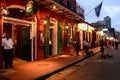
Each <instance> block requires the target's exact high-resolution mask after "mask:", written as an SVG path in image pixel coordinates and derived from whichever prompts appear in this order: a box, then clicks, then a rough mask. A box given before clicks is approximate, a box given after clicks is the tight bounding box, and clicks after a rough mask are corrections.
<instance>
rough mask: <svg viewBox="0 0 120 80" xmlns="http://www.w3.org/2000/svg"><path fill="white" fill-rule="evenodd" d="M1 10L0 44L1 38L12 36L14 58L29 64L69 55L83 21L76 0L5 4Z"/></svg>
mask: <svg viewBox="0 0 120 80" xmlns="http://www.w3.org/2000/svg"><path fill="white" fill-rule="evenodd" d="M0 7H1V10H0V13H1V16H0V38H1V39H0V44H1V40H2V36H1V35H3V34H6V33H11V37H12V40H13V41H14V43H15V51H14V53H15V54H14V56H15V57H17V58H20V59H23V60H27V61H34V60H41V59H44V58H47V57H50V56H54V55H60V54H68V53H69V51H70V46H69V41H70V39H71V38H73V39H74V40H75V39H76V35H77V31H78V28H77V27H78V23H79V22H81V21H84V9H83V8H82V7H81V6H80V5H78V4H77V3H76V0H2V1H1V2H0ZM2 67H3V55H2V48H0V68H2Z"/></svg>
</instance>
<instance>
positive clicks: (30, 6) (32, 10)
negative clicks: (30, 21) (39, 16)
mask: <svg viewBox="0 0 120 80" xmlns="http://www.w3.org/2000/svg"><path fill="white" fill-rule="evenodd" d="M37 9H38V3H37V2H36V1H33V0H29V1H28V2H27V4H26V15H27V16H30V15H33V14H36V13H37Z"/></svg>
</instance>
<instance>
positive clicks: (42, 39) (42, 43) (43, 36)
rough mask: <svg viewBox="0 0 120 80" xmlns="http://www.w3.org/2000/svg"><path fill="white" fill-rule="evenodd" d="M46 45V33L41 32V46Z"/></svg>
mask: <svg viewBox="0 0 120 80" xmlns="http://www.w3.org/2000/svg"><path fill="white" fill-rule="evenodd" d="M44 43H45V33H44V32H40V45H41V46H42V45H44Z"/></svg>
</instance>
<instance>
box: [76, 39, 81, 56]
mask: <svg viewBox="0 0 120 80" xmlns="http://www.w3.org/2000/svg"><path fill="white" fill-rule="evenodd" d="M75 50H76V56H79V50H80V40H79V39H77V40H76V43H75Z"/></svg>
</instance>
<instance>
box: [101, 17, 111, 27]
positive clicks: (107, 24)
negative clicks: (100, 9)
mask: <svg viewBox="0 0 120 80" xmlns="http://www.w3.org/2000/svg"><path fill="white" fill-rule="evenodd" d="M103 21H104V22H105V25H106V26H107V27H108V28H111V18H110V17H109V16H106V17H105V18H104V20H103Z"/></svg>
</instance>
